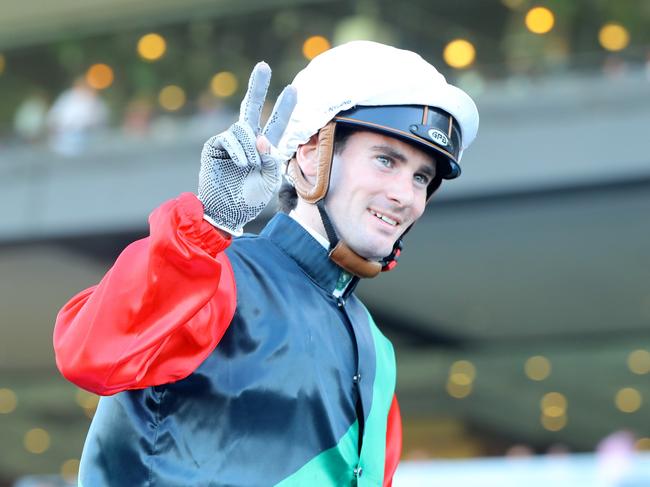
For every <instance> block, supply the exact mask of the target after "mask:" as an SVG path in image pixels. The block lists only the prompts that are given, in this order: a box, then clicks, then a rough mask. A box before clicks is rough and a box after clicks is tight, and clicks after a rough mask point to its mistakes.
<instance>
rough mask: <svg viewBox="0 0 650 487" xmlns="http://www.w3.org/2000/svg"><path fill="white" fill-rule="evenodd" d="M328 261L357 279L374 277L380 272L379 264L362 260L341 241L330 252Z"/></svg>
mask: <svg viewBox="0 0 650 487" xmlns="http://www.w3.org/2000/svg"><path fill="white" fill-rule="evenodd" d="M330 259H332V261H333V262H335V263H336V264H338V266H339V267H341V268H343V269H345V270H346V271H348V272H349V273H350V274H353V275H355V276H358V277H363V278H368V277H375V276H376V275H377V274H379V273H380V272H381V264H380V263H379V262H374V261H371V260H367V259H364V258H363V257H361V256H360V255H358V254H357V253H355V252H354V251H353V250H352V249H351V248H350V247H348V246H347V245H346V244H345V243H344V242H342V241H339V243H337V244H336V247H334V248H333V249H332V250H331V251H330Z"/></svg>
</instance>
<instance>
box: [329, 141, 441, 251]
mask: <svg viewBox="0 0 650 487" xmlns="http://www.w3.org/2000/svg"><path fill="white" fill-rule="evenodd" d="M434 176H435V161H434V159H433V157H432V156H430V155H429V154H427V153H426V152H424V151H422V150H420V149H417V148H415V147H414V146H412V145H410V144H408V143H406V142H402V141H401V140H398V139H396V138H393V137H388V136H385V135H381V134H378V133H375V132H368V131H358V132H354V133H353V134H352V135H350V137H349V138H348V139H347V141H346V143H345V147H344V148H343V150H342V151H340V152H339V153H338V154H335V155H334V160H333V161H332V174H331V178H330V188H329V192H328V194H327V197H326V199H325V207H326V209H327V212H328V214H329V216H330V219H331V220H332V224H333V225H334V228H335V230H336V232H337V234H338V236H339V238H341V240H343V241H344V242H346V243H347V244H348V245H349V246H350V248H352V250H354V251H355V252H356V253H357V254H359V255H361V256H362V257H365V258H367V259H371V260H380V259H382V258H383V257H386V256H387V255H389V254H390V253H391V251H392V249H393V245H394V244H395V242H396V241H397V239H398V238H399V237H400V235H402V234H403V233H404V232H405V231H406V229H407V228H408V227H409V226H411V225H412V224H413V223H414V222H415V221H416V220H417V219H418V218H419V217H420V216H421V215H422V213H423V212H424V207H425V204H426V199H427V185H428V184H429V182H430V181H431V180H432V179H433V177H434Z"/></svg>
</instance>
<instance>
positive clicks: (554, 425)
mask: <svg viewBox="0 0 650 487" xmlns="http://www.w3.org/2000/svg"><path fill="white" fill-rule="evenodd" d="M540 422H541V423H542V426H543V427H544V429H546V430H548V431H560V430H561V429H563V428H564V427H565V426H566V425H567V422H568V419H567V417H566V415H562V416H547V415H545V414H542V415H541V417H540Z"/></svg>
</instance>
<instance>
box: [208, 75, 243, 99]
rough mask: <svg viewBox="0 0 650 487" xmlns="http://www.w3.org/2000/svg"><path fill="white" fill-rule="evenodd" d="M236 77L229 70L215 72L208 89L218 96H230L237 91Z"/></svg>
mask: <svg viewBox="0 0 650 487" xmlns="http://www.w3.org/2000/svg"><path fill="white" fill-rule="evenodd" d="M238 85H239V83H238V82H237V77H236V76H235V75H234V74H233V73H231V72H230V71H221V72H220V73H217V74H215V75H214V76H213V77H212V80H211V81H210V90H211V91H212V93H213V94H214V95H215V96H218V97H219V98H226V97H229V96H232V95H233V94H234V93H235V92H236V91H237V86H238Z"/></svg>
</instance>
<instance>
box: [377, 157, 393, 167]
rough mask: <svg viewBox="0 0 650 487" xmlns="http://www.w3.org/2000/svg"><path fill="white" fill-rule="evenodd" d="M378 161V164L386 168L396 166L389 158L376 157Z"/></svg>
mask: <svg viewBox="0 0 650 487" xmlns="http://www.w3.org/2000/svg"><path fill="white" fill-rule="evenodd" d="M376 159H377V162H378V163H379V164H380V165H381V166H384V167H393V166H394V165H395V163H394V162H393V159H392V158H390V157H388V156H383V155H379V156H377V157H376Z"/></svg>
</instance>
